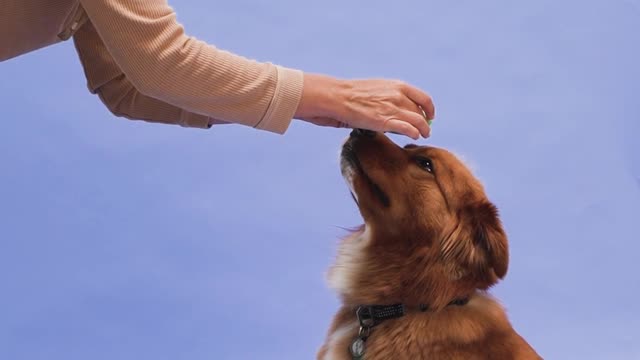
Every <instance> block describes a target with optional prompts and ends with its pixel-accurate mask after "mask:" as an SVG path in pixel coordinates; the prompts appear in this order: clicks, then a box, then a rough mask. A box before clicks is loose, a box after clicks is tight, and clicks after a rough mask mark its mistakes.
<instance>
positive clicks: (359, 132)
mask: <svg viewBox="0 0 640 360" xmlns="http://www.w3.org/2000/svg"><path fill="white" fill-rule="evenodd" d="M375 136H376V133H375V131H371V130H365V129H353V131H351V137H368V138H372V137H375Z"/></svg>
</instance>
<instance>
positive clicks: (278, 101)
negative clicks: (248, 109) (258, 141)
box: [255, 66, 304, 134]
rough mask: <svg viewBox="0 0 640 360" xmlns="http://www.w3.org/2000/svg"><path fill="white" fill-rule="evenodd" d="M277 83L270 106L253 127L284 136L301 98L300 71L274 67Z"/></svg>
mask: <svg viewBox="0 0 640 360" xmlns="http://www.w3.org/2000/svg"><path fill="white" fill-rule="evenodd" d="M276 74H277V82H276V89H275V91H274V94H273V99H272V100H271V104H270V105H269V108H268V109H267V111H266V113H265V114H264V117H263V118H262V120H261V121H260V122H259V123H258V124H257V125H256V126H255V127H256V128H257V129H261V130H267V131H271V132H274V133H276V134H284V133H285V132H286V131H287V129H288V128H289V125H290V124H291V120H293V116H294V115H295V113H296V110H297V109H298V104H299V103H300V98H302V85H303V79H304V76H303V73H302V71H300V70H294V69H288V68H285V67H281V66H276Z"/></svg>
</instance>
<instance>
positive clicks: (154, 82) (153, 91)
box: [76, 0, 303, 134]
mask: <svg viewBox="0 0 640 360" xmlns="http://www.w3.org/2000/svg"><path fill="white" fill-rule="evenodd" d="M81 3H82V6H83V7H84V9H85V11H86V12H87V14H88V16H89V19H90V21H91V23H92V24H93V26H94V27H95V29H96V30H97V33H98V34H99V37H100V39H101V40H102V42H103V43H104V48H105V49H106V50H107V52H108V54H109V56H110V57H112V60H109V59H107V58H105V57H104V54H102V55H101V54H100V53H98V52H100V46H95V47H93V48H91V46H84V47H83V46H82V44H81V46H78V44H79V43H82V36H83V34H82V33H81V31H82V29H80V30H79V32H80V33H79V34H76V36H78V35H79V36H80V38H79V41H76V47H77V48H78V49H79V53H80V57H81V60H82V61H83V65H84V67H85V72H90V73H93V72H96V74H87V77H88V78H89V79H90V80H89V81H90V85H91V78H92V77H93V78H94V79H95V78H96V77H99V76H104V77H105V78H104V79H103V80H105V81H102V83H103V84H106V85H107V86H106V87H103V88H102V91H101V92H100V96H101V98H102V100H103V101H105V103H107V104H109V103H111V104H115V103H117V104H119V106H120V107H121V108H122V107H126V108H128V109H129V110H128V111H129V112H130V113H129V114H128V115H125V116H127V117H130V118H135V117H136V116H135V115H142V116H144V114H136V113H135V111H136V108H137V107H138V109H143V108H148V109H152V108H153V106H161V107H163V108H166V109H167V111H169V112H171V111H174V112H176V114H178V116H180V117H179V118H177V119H175V121H174V122H176V123H178V122H180V121H182V122H185V125H186V126H198V127H202V125H200V124H202V119H203V118H212V119H218V120H219V121H222V122H233V123H239V124H244V125H248V126H253V127H257V128H259V129H264V130H268V131H272V132H276V133H280V134H281V133H284V132H285V131H286V129H287V128H288V126H289V123H290V122H291V119H292V118H293V116H294V113H295V111H296V109H297V106H298V103H299V101H300V97H301V96H302V82H303V76H302V72H300V71H298V70H292V69H287V68H283V67H280V66H276V65H273V64H270V63H260V62H257V61H253V60H249V59H246V58H243V57H241V56H237V55H234V54H232V53H229V52H227V51H223V50H219V49H216V48H215V47H213V46H211V45H208V44H206V43H204V42H202V41H199V40H197V39H195V38H193V37H188V36H186V35H185V33H184V30H183V28H182V26H181V25H180V24H178V22H177V21H176V17H175V13H174V12H173V10H172V9H171V8H170V7H169V6H168V4H167V2H166V1H164V0H82V1H81ZM88 25H90V24H86V25H85V26H88ZM87 31H91V29H87ZM84 35H85V36H91V34H90V33H85V34H84ZM84 50H86V51H84ZM83 51H84V54H83ZM96 51H98V52H96ZM110 61H113V63H115V65H117V69H119V71H118V72H121V74H117V73H113V74H110V75H109V76H106V75H105V74H106V73H108V72H109V71H114V70H113V69H112V68H113V66H111V65H109V66H105V67H104V68H102V66H101V65H100V62H102V63H103V65H106V64H109V62H110ZM103 70H104V73H101V72H102V71H103ZM106 78H110V79H106ZM106 80H108V81H106ZM96 81H97V82H101V81H98V80H96ZM94 85H95V84H94ZM94 90H95V89H94ZM154 99H155V100H157V102H154V101H155V100H154ZM132 101H133V102H132ZM136 101H137V105H136ZM149 106H150V107H149ZM112 111H114V109H113V108H112ZM116 111H119V110H118V109H116ZM116 111H114V112H116ZM180 111H182V112H180ZM143 112H144V111H143ZM198 115H200V117H198ZM189 117H193V119H191V120H190V119H189ZM144 120H150V121H154V120H156V121H160V122H165V121H163V119H144ZM190 121H193V122H192V125H190V124H189V122H190ZM169 122H170V121H169ZM215 122H216V121H213V123H215Z"/></svg>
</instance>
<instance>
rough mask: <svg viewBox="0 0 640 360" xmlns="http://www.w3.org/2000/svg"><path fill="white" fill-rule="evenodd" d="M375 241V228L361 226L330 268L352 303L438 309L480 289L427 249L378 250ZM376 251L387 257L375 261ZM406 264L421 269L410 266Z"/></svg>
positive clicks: (332, 277) (334, 283) (333, 279)
mask: <svg viewBox="0 0 640 360" xmlns="http://www.w3.org/2000/svg"><path fill="white" fill-rule="evenodd" d="M373 241H374V239H373V237H372V234H371V231H370V228H368V227H363V228H360V229H358V230H357V231H355V232H354V233H352V234H351V235H350V236H348V237H347V238H345V239H344V240H343V242H342V244H341V246H340V249H339V251H338V256H337V259H336V262H335V265H334V266H333V267H332V268H331V269H330V270H329V274H328V282H329V285H330V287H332V288H333V289H334V290H336V291H337V292H338V293H339V294H340V296H341V298H342V301H343V303H344V304H345V305H347V306H354V307H357V306H358V305H361V304H387V305H388V304H398V303H402V304H405V305H406V306H407V307H411V308H419V307H420V306H421V304H426V305H427V306H428V307H429V308H430V309H432V310H435V311H437V310H440V309H443V308H444V307H446V306H447V305H448V304H449V303H450V302H451V301H453V300H456V299H464V298H468V297H469V296H470V295H471V294H473V293H474V292H475V291H476V289H475V287H474V286H473V284H472V283H471V282H469V281H467V280H466V279H465V278H464V276H462V277H461V278H455V276H454V275H455V274H454V273H452V272H451V269H448V268H445V267H443V266H442V265H441V264H440V263H438V262H437V259H436V258H435V257H433V256H432V255H431V254H429V253H428V251H429V250H428V249H420V250H417V251H415V252H414V253H411V254H396V255H394V254H393V252H383V250H382V248H383V247H382V246H381V247H380V249H381V250H380V251H378V249H377V248H378V246H377V245H376V244H374V243H373ZM385 247H386V246H385ZM371 256H380V257H383V258H384V261H379V262H375V261H371ZM406 266H411V267H412V268H415V269H420V270H419V271H417V270H416V271H407V270H406ZM454 278H455V279H454Z"/></svg>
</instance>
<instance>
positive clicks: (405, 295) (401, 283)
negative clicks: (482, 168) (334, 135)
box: [318, 130, 541, 360]
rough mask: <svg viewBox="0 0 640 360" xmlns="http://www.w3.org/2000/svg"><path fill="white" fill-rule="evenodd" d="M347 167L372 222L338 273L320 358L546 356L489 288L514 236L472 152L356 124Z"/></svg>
mask: <svg viewBox="0 0 640 360" xmlns="http://www.w3.org/2000/svg"><path fill="white" fill-rule="evenodd" d="M341 167H342V174H343V176H344V178H345V179H346V180H347V182H348V184H349V185H350V187H351V192H352V195H353V196H354V199H355V200H356V203H357V205H358V208H359V210H360V213H361V215H362V217H363V219H364V223H365V224H364V225H363V226H362V227H361V228H360V229H358V230H357V231H355V232H354V233H353V234H352V235H351V236H349V237H347V238H346V239H344V240H343V242H342V244H341V246H340V248H339V251H338V256H337V260H336V263H335V264H334V266H333V267H332V268H331V269H330V271H329V284H330V285H331V287H333V288H334V289H335V290H336V291H337V292H338V294H339V296H340V298H341V300H342V302H343V305H342V307H341V309H340V310H339V311H338V313H337V314H336V316H335V318H334V320H333V323H332V325H331V327H330V330H329V333H328V336H327V339H326V342H325V344H324V345H323V346H322V348H321V349H320V351H319V353H318V359H319V360H353V359H365V360H390V359H395V360H404V359H407V360H409V359H410V360H419V359H438V360H454V359H456V360H457V359H464V360H476V359H477V360H480V359H482V360H488V359H491V360H509V359H541V357H540V356H539V355H537V354H536V352H535V351H534V350H533V349H532V348H531V346H529V345H528V344H527V342H526V341H525V340H524V339H523V338H522V337H520V336H519V335H518V334H517V333H516V332H515V330H514V329H513V328H512V326H511V324H510V323H509V320H508V319H507V316H506V314H505V312H504V310H503V308H502V307H501V306H500V305H499V304H498V303H497V302H496V301H495V300H494V299H493V298H492V297H491V296H489V295H488V294H487V293H486V292H485V290H487V289H488V288H489V287H491V286H492V285H493V284H495V283H496V282H498V280H499V279H502V278H503V277H504V276H505V274H506V273H507V266H508V262H509V253H508V246H507V237H506V235H505V232H504V230H503V228H502V225H501V223H500V220H499V219H498V214H497V210H496V207H495V206H494V205H493V204H492V203H491V202H489V200H488V199H487V196H486V195H485V192H484V190H483V187H482V185H481V184H480V182H479V181H478V180H477V179H476V178H475V177H474V176H473V175H472V174H471V172H470V171H469V170H468V169H467V167H466V166H465V165H463V163H462V162H461V161H459V160H458V159H457V158H456V157H455V156H454V155H452V154H451V153H449V152H447V151H445V150H443V149H438V148H434V147H426V146H415V145H407V146H405V147H404V148H401V147H399V146H397V145H396V144H394V143H393V142H392V141H391V140H389V139H388V138H387V137H386V136H384V135H383V134H380V133H374V132H370V131H364V130H354V131H353V132H352V133H351V136H350V137H349V139H348V140H347V142H346V143H345V144H344V146H343V149H342V155H341Z"/></svg>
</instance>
